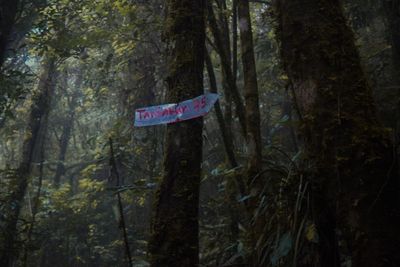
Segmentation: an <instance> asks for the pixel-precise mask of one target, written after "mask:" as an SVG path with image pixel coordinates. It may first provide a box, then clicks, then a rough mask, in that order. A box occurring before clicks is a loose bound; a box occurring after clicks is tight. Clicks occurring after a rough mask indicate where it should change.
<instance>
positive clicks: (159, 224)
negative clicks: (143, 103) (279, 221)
mask: <svg viewBox="0 0 400 267" xmlns="http://www.w3.org/2000/svg"><path fill="white" fill-rule="evenodd" d="M165 24H166V29H165V38H166V43H167V64H168V77H167V83H168V87H167V100H168V101H167V102H172V103H176V102H179V101H182V100H184V99H190V98H193V97H195V96H198V95H201V94H202V93H203V67H204V47H205V44H204V41H205V27H204V1H203V0H168V1H167V18H166V22H165ZM202 129H203V120H202V119H201V118H198V119H193V120H189V121H185V122H180V123H176V124H172V125H169V126H168V129H167V136H166V148H165V153H166V154H165V158H164V176H163V180H162V182H161V185H160V189H159V192H158V196H157V198H158V199H157V203H156V207H155V215H154V221H153V225H152V237H151V240H150V244H149V252H150V254H151V266H153V267H158V266H163V267H165V266H170V267H175V266H181V267H193V266H198V264H199V259H198V253H199V244H198V243H199V238H198V234H199V226H198V205H199V202H198V201H199V187H200V176H201V161H202Z"/></svg>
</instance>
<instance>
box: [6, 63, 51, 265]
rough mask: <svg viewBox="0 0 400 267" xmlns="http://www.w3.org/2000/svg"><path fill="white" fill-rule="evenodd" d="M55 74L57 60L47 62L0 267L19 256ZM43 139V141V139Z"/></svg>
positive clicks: (13, 196) (35, 99) (35, 98)
mask: <svg viewBox="0 0 400 267" xmlns="http://www.w3.org/2000/svg"><path fill="white" fill-rule="evenodd" d="M55 74H56V62H55V58H54V57H48V58H46V59H45V60H44V63H43V70H42V73H41V75H40V79H39V84H38V90H37V91H36V92H35V94H34V95H33V98H32V101H33V102H32V106H31V111H30V115H29V122H28V127H27V129H26V136H25V139H24V142H23V148H22V159H21V162H20V164H19V168H18V175H17V177H16V180H15V183H14V184H13V187H12V188H11V190H12V192H11V194H10V198H9V203H8V204H7V207H9V210H7V219H6V221H5V222H4V225H5V226H4V236H5V244H4V248H3V250H2V253H1V255H0V265H1V266H4V267H8V266H13V259H14V257H15V254H16V248H15V241H16V240H17V224H18V220H19V217H20V212H21V208H22V205H23V200H24V197H25V193H26V189H27V187H28V183H29V179H30V176H31V167H32V166H31V165H32V162H33V160H34V153H37V152H38V149H39V147H40V146H39V145H38V144H39V142H38V141H39V140H40V138H41V136H40V133H44V132H45V131H43V128H44V127H46V125H45V124H46V123H45V122H46V120H47V117H48V114H49V110H50V101H51V96H52V94H53V90H54V82H55ZM42 139H43V138H42Z"/></svg>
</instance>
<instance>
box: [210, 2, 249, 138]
mask: <svg viewBox="0 0 400 267" xmlns="http://www.w3.org/2000/svg"><path fill="white" fill-rule="evenodd" d="M210 1H211V0H207V11H208V23H209V26H210V29H211V32H212V35H213V37H214V42H215V46H216V48H217V52H218V55H219V57H220V60H221V68H222V76H223V78H224V83H226V88H227V89H228V90H226V94H227V96H228V97H227V101H230V97H232V99H233V102H234V103H235V106H236V114H237V116H238V118H239V123H240V127H241V129H242V134H243V136H245V137H246V117H245V109H244V105H243V101H242V98H241V96H240V93H239V90H238V88H237V86H236V82H235V79H234V78H233V74H232V69H231V62H230V58H231V55H230V52H229V51H230V48H229V40H228V47H227V46H226V45H225V44H224V38H223V36H222V34H221V31H220V30H219V28H218V23H217V20H216V18H215V14H214V9H213V7H212V4H211V2H210ZM228 48H229V50H228Z"/></svg>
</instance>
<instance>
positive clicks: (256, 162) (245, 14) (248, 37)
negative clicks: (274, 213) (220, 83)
mask: <svg viewBox="0 0 400 267" xmlns="http://www.w3.org/2000/svg"><path fill="white" fill-rule="evenodd" d="M238 20H239V31H240V48H241V55H242V65H243V77H244V98H245V103H246V105H245V110H246V128H247V150H248V154H249V160H248V163H247V170H246V171H247V183H248V188H249V190H250V191H251V192H252V195H253V196H252V198H251V199H249V205H250V207H249V208H250V210H251V211H255V210H257V206H258V200H259V195H260V193H261V190H262V189H263V187H264V184H263V180H262V178H261V177H262V176H260V175H259V174H260V172H261V168H262V155H261V152H262V143H261V130H260V108H259V99H258V84H257V71H256V62H255V56H254V47H253V33H252V29H251V18H250V8H249V1H248V0H238ZM264 223H265V221H264V220H263V218H262V217H261V216H258V217H255V218H254V227H252V229H253V230H252V232H253V236H252V238H251V239H252V244H251V245H252V249H253V253H252V254H253V259H252V262H253V265H254V266H258V261H259V260H258V258H259V256H260V255H261V254H260V253H259V252H258V251H259V248H260V247H259V246H257V244H261V243H260V242H258V241H259V238H260V237H261V236H263V235H262V232H263V230H264Z"/></svg>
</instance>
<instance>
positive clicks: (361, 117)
mask: <svg viewBox="0 0 400 267" xmlns="http://www.w3.org/2000/svg"><path fill="white" fill-rule="evenodd" d="M276 11H277V21H278V26H279V27H278V36H279V38H280V41H281V53H282V59H283V64H284V67H285V70H286V72H287V74H288V77H289V79H290V81H291V83H292V85H293V89H294V93H295V99H296V101H297V104H298V107H299V109H300V110H299V111H300V113H301V117H302V118H303V121H302V126H301V132H302V135H303V137H304V140H305V145H306V150H307V151H308V157H309V160H310V162H313V163H314V165H315V167H314V169H313V171H314V176H313V177H312V178H313V182H314V185H313V189H314V191H313V198H314V209H315V215H316V217H317V218H316V223H317V227H318V229H319V236H320V242H319V245H320V249H321V253H320V255H321V258H320V261H321V262H320V266H324V267H325V266H326V267H329V266H339V262H338V259H337V258H338V251H337V244H336V240H335V239H336V238H337V237H336V235H335V232H336V233H338V232H340V233H341V235H342V237H343V238H344V239H345V241H346V243H347V246H348V247H349V250H350V251H351V253H352V255H350V256H351V258H352V266H353V267H361V266H371V267H372V266H374V267H379V266H400V254H399V253H398V251H399V249H400V234H399V227H398V226H399V222H400V220H399V207H398V197H397V194H398V189H399V188H398V183H397V179H398V177H397V173H396V172H397V171H396V168H397V164H396V161H395V159H394V157H393V148H392V143H391V140H389V138H388V133H387V131H386V130H385V129H384V128H383V127H382V126H381V124H380V123H379V122H378V119H377V114H376V110H375V106H374V103H373V99H372V93H371V89H370V87H369V85H368V83H367V80H366V78H365V75H364V72H363V70H362V67H361V64H360V57H359V54H358V51H357V49H356V46H355V44H354V36H353V33H352V31H351V30H350V28H349V27H348V26H347V23H346V20H345V18H344V16H343V12H342V7H341V5H340V2H339V1H338V0H334V1H332V0H280V1H277V6H276Z"/></svg>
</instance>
